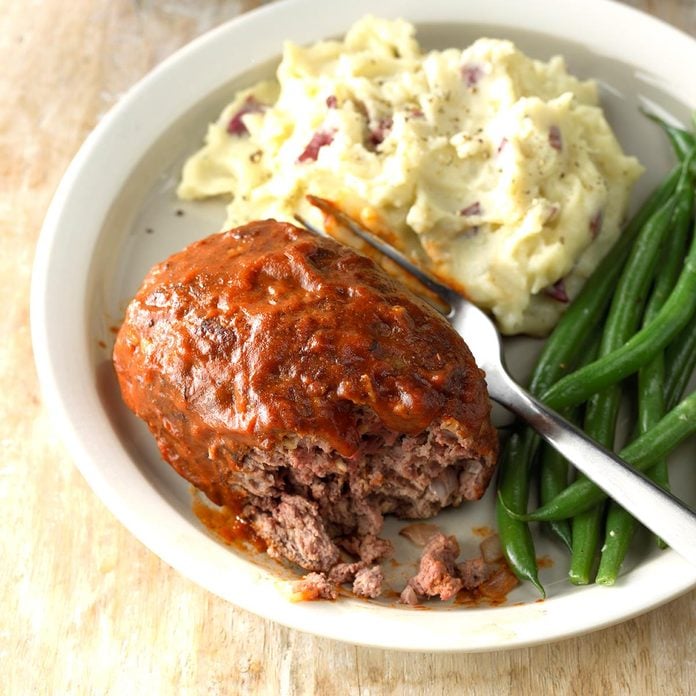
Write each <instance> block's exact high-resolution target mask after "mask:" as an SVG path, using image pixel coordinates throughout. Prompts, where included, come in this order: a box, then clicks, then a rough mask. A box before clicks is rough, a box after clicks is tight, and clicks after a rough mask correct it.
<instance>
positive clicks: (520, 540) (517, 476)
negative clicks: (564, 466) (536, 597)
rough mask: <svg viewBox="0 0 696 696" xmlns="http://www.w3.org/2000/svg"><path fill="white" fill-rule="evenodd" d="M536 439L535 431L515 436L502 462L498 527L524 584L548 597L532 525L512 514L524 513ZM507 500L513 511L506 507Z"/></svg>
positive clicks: (516, 571)
mask: <svg viewBox="0 0 696 696" xmlns="http://www.w3.org/2000/svg"><path fill="white" fill-rule="evenodd" d="M535 437H536V436H535V435H534V434H533V431H531V430H529V429H525V430H524V431H523V432H522V433H521V434H520V433H514V434H513V435H511V437H510V440H509V441H508V443H507V446H506V447H505V449H504V451H503V454H502V456H501V458H500V474H499V483H498V498H497V499H496V518H497V519H496V523H497V527H498V537H499V538H500V542H501V546H502V548H503V553H504V555H505V558H506V560H507V562H508V565H509V566H510V568H511V569H512V571H513V572H514V573H515V575H516V576H517V577H518V578H519V579H520V580H522V581H524V580H529V582H531V583H532V584H533V585H534V587H536V588H537V589H538V590H539V592H540V593H541V596H542V597H545V596H546V591H545V590H544V587H543V585H542V584H541V583H540V582H539V571H538V568H537V561H536V555H535V550H534V541H533V539H532V533H531V532H530V530H529V525H527V524H526V523H525V522H521V521H520V520H518V519H515V518H514V517H513V516H512V515H511V514H510V510H514V511H515V512H524V511H525V510H526V509H527V499H528V497H529V471H528V467H529V466H530V464H531V461H532V455H531V453H530V452H529V449H530V447H532V446H533V439H534V438H535ZM503 497H504V500H505V502H506V504H507V505H508V506H510V509H508V508H506V506H505V505H504V504H503V503H502V499H503Z"/></svg>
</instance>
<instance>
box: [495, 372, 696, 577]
mask: <svg viewBox="0 0 696 696" xmlns="http://www.w3.org/2000/svg"><path fill="white" fill-rule="evenodd" d="M489 389H490V392H491V397H492V398H493V399H494V400H495V401H497V402H498V403H500V404H501V405H502V406H504V407H505V408H507V409H509V410H510V411H512V412H513V413H514V414H515V415H517V416H519V417H520V418H522V419H523V420H525V421H526V422H527V423H529V425H531V427H532V428H534V430H536V431H537V432H538V433H539V435H541V437H543V438H544V439H545V440H546V441H547V442H549V443H550V444H551V445H552V446H553V447H554V448H555V449H557V450H558V451H559V452H560V453H561V454H562V455H563V456H564V457H565V458H566V459H567V460H568V461H570V462H571V463H572V464H573V465H574V466H575V467H576V468H577V469H578V470H579V471H581V472H582V473H583V474H585V475H586V476H587V477H588V478H590V479H592V481H593V482H594V483H596V484H597V485H598V486H599V487H600V488H601V489H602V490H604V492H605V493H607V495H609V496H611V497H612V498H613V499H614V500H615V501H616V502H617V503H619V504H620V505H622V506H623V507H624V508H626V510H628V511H629V512H630V513H631V514H632V515H633V516H634V517H635V518H636V519H637V520H639V521H640V522H642V523H643V524H644V525H645V526H646V527H648V529H650V530H651V531H652V532H654V533H655V534H657V535H658V536H660V537H661V538H662V539H664V540H665V541H666V542H667V544H669V546H671V547H672V548H673V549H674V550H675V551H676V552H677V553H679V554H680V555H681V556H682V557H683V558H685V559H686V560H687V561H689V562H691V563H692V564H693V565H694V566H696V513H694V512H693V511H692V510H691V509H690V508H689V507H687V506H686V505H685V504H684V503H682V502H681V501H680V500H679V499H678V498H676V497H675V496H673V495H672V494H671V493H669V492H667V491H665V490H664V489H662V488H660V487H659V486H657V485H656V484H655V483H653V482H652V481H651V480H650V479H649V478H648V477H647V476H645V475H644V474H643V473H641V472H640V471H638V470H636V469H634V468H633V467H631V466H630V465H629V464H627V463H626V462H625V461H623V459H620V458H619V457H617V456H616V455H615V454H614V453H613V452H610V451H609V450H607V449H606V448H604V447H602V446H601V445H600V444H599V443H597V442H595V441H594V440H592V439H591V438H589V437H588V436H587V435H586V434H585V433H583V432H582V431H581V430H579V429H578V428H576V427H575V426H574V425H573V424H572V423H569V422H568V421H566V420H565V419H564V418H562V417H561V416H560V415H559V414H558V413H556V412H555V411H552V410H551V409H549V408H547V407H546V406H544V404H542V403H541V402H540V401H538V400H537V399H535V398H534V397H533V396H531V394H529V393H528V392H526V391H525V390H524V389H522V387H520V386H519V385H518V384H516V383H515V382H513V381H512V379H511V378H510V377H508V375H505V377H504V378H502V376H500V377H499V378H498V379H494V380H493V383H492V384H489Z"/></svg>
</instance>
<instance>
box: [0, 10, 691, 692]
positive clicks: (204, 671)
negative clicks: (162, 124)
mask: <svg viewBox="0 0 696 696" xmlns="http://www.w3.org/2000/svg"><path fill="white" fill-rule="evenodd" d="M257 4H259V3H258V2H233V1H227V2H226V1H224V0H206V2H201V1H200V0H168V1H166V2H165V1H162V2H155V1H153V0H149V1H148V0H139V1H137V0H136V1H134V2H126V0H111V1H108V0H72V2H69V3H68V2H61V0H33V1H29V0H2V1H1V2H0V9H1V10H2V12H0V65H2V66H3V68H2V71H0V103H2V104H3V107H4V108H3V109H2V111H0V176H1V177H2V186H1V187H0V235H1V249H2V252H1V254H0V301H1V302H2V308H3V309H2V312H1V313H0V334H1V335H2V337H3V338H2V341H0V384H2V390H1V391H0V455H1V456H0V503H1V505H2V511H3V515H2V534H1V535H0V557H1V558H2V563H0V588H1V590H2V595H1V596H2V598H3V605H2V609H3V611H2V618H1V619H0V667H2V673H3V677H2V679H0V684H2V686H0V692H1V693H3V694H10V695H15V694H17V695H24V694H339V693H341V694H343V693H350V694H370V696H377V695H381V694H385V695H386V694H460V695H464V694H501V695H504V694H513V693H514V694H520V693H522V694H527V693H530V694H531V693H535V694H536V693H539V694H547V693H555V694H595V693H619V694H655V693H660V692H668V693H670V694H688V693H690V692H691V693H693V686H692V685H693V684H694V683H695V682H696V657H695V656H694V652H693V650H692V646H693V639H692V633H693V630H694V627H695V626H696V592H691V593H690V594H688V595H687V596H684V597H682V598H680V599H678V600H676V601H674V602H672V603H670V604H668V605H667V606H664V607H662V608H660V609H657V610H655V611H653V612H650V613H649V614H647V615H645V616H642V617H639V618H637V619H634V620H631V621H627V622H625V623H623V624H621V625H619V626H616V627H614V628H610V629H606V630H604V631H601V632H598V633H595V634H593V635H589V636H584V637H580V638H575V639H570V640H566V641H563V642H560V643H555V644H552V645H545V646H541V647H537V648H531V649H520V650H515V651H510V652H504V653H488V654H481V655H430V654H401V653H396V652H391V651H385V650H374V649H366V648H356V647H353V646H349V645H343V644H339V643H335V642H332V641H328V640H324V639H320V638H314V637H312V636H308V635H304V634H301V633H298V632H296V631H292V630H289V629H286V628H283V627H280V626H277V625H275V624H272V623H270V622H267V621H264V620H262V619H259V618H256V617H255V616H252V615H251V614H248V613H246V612H244V611H241V610H238V609H235V608H234V607H232V606H231V605H229V604H227V603H225V602H223V601H221V600H219V599H218V598H216V597H214V596H212V595H210V594H209V593H207V592H206V591H204V590H202V589H200V588H198V587H197V586H195V585H193V584H192V583H190V582H189V581H187V580H185V579H184V578H182V577H181V576H179V575H178V574H176V573H175V572H174V571H173V570H171V569H170V568H169V567H168V566H166V565H165V564H164V563H162V562H161V561H160V560H159V559H158V558H157V557H155V556H154V555H153V554H152V553H151V552H150V551H148V550H147V549H145V548H144V547H143V546H142V545H141V544H140V543H139V542H138V541H137V540H136V539H134V538H133V537H132V536H131V535H130V534H129V533H128V532H126V531H125V529H124V528H123V527H122V526H121V525H120V524H119V523H118V522H117V521H116V520H115V519H114V518H113V517H112V516H111V514H110V513H109V512H108V511H107V510H106V509H105V508H104V506H103V505H102V504H101V503H100V501H99V500H98V499H97V498H96V496H95V495H94V494H93V493H92V492H91V490H90V489H89V488H88V487H87V485H86V484H85V482H84V481H83V480H82V478H81V476H80V475H79V474H78V472H77V470H76V469H75V467H74V466H73V464H72V462H71V460H70V457H69V456H68V454H67V453H66V451H65V450H64V449H63V446H62V445H61V443H60V433H56V432H55V431H54V430H53V427H52V425H51V423H50V421H49V414H47V413H46V411H45V409H44V408H43V406H42V404H41V401H40V398H39V389H38V384H37V380H36V376H35V372H34V367H33V362H32V353H31V342H30V336H29V324H28V322H29V311H28V296H29V282H30V273H31V262H32V256H33V250H34V245H35V242H36V238H37V235H38V231H39V228H40V225H41V221H42V218H43V216H44V214H45V211H46V208H47V206H48V203H49V200H50V197H51V195H52V193H53V191H54V190H55V188H56V186H57V184H58V181H59V180H60V177H61V175H62V173H63V172H64V170H65V168H66V166H67V164H68V162H69V161H70V159H71V157H72V156H73V154H74V153H75V152H76V150H77V148H78V147H79V145H80V143H81V142H82V140H83V139H84V137H85V136H86V134H87V133H88V132H89V131H90V130H91V129H92V128H93V127H94V125H95V124H96V123H97V121H98V120H99V117H100V116H101V115H102V114H104V113H105V112H106V111H107V110H108V108H109V107H110V106H112V104H113V103H114V102H115V101H116V100H117V99H118V98H119V96H120V95H121V94H123V92H124V91H125V90H126V89H127V88H128V87H129V86H130V85H132V84H133V83H135V82H136V81H137V80H138V79H139V78H140V77H141V76H142V75H143V74H145V73H146V72H147V71H148V70H150V69H151V68H152V67H153V66H154V65H156V64H157V63H158V62H159V61H161V60H162V59H163V58H165V57H166V56H167V55H169V54H170V53H171V52H173V51H174V50H176V49H177V48H178V47H179V46H181V45H183V44H185V43H186V42H188V41H190V40H191V39H192V38H194V37H195V36H197V35H199V34H201V33H202V32H204V31H206V30H207V29H208V28H210V27H213V26H215V25H217V24H219V23H220V22H222V21H224V20H225V19H227V18H229V17H232V16H235V15H237V14H239V13H240V12H242V11H245V10H247V9H250V8H251V7H253V6H255V5H257ZM629 4H631V5H633V6H635V7H640V8H644V9H646V10H647V11H649V12H652V13H653V14H656V15H658V16H661V17H662V18H664V19H665V20H666V21H669V22H672V23H673V24H675V25H677V26H679V27H681V28H683V29H684V30H685V31H688V32H691V33H692V34H695V33H696V4H694V2H692V1H691V0H669V1H668V0H660V1H659V2H658V0H645V1H638V0H632V1H631V2H629Z"/></svg>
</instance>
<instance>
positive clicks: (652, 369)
mask: <svg viewBox="0 0 696 696" xmlns="http://www.w3.org/2000/svg"><path fill="white" fill-rule="evenodd" d="M692 159H693V154H692V155H690V156H689V157H688V158H687V161H685V163H684V168H683V171H682V176H681V178H680V180H679V183H678V184H677V190H676V192H675V198H676V199H677V205H676V207H675V209H674V214H673V216H672V219H671V221H670V238H669V241H668V245H667V246H666V248H665V250H664V253H663V255H662V259H661V263H660V273H659V274H658V276H657V279H656V281H655V286H654V288H653V291H652V294H651V296H650V299H649V301H648V304H647V306H646V308H645V314H644V317H643V325H644V326H646V325H648V324H649V323H650V322H651V321H652V320H653V318H654V317H655V315H656V314H657V313H658V311H659V310H660V308H661V307H662V305H663V304H664V303H665V301H666V299H667V298H668V297H669V295H670V293H671V291H672V289H673V287H674V284H675V282H676V280H677V278H678V277H679V270H680V268H681V265H682V260H683V258H684V251H685V249H686V246H687V241H688V239H687V236H688V232H689V224H690V222H691V218H692V216H693V203H694V201H693V198H694V196H693V188H692V186H691V180H690V177H689V174H688V168H689V167H690V165H691V160H692ZM663 391H664V356H663V352H662V351H660V352H659V353H657V354H656V355H655V357H654V358H653V359H652V360H651V361H650V362H649V363H648V364H647V365H644V366H643V367H642V368H641V369H640V370H639V372H638V423H637V432H638V434H639V435H641V434H643V433H645V432H647V431H648V430H650V428H651V427H653V426H654V425H655V424H656V423H657V422H659V420H660V418H662V416H663V415H664V413H665V407H664V399H663ZM647 473H648V476H649V477H650V478H651V479H652V480H653V481H655V483H657V484H658V485H660V486H661V487H662V488H665V489H668V488H669V470H668V468H667V459H666V457H662V458H661V459H660V460H659V461H658V462H657V463H656V464H655V465H654V466H653V467H652V468H651V469H650V470H649V471H648V472H647ZM635 528H636V524H635V520H634V519H633V517H632V515H631V514H630V513H629V512H627V511H626V510H624V509H623V508H622V507H621V506H620V505H618V504H617V503H615V502H612V503H610V505H609V511H608V513H607V524H606V533H605V540H604V546H603V548H602V555H601V559H600V564H599V570H598V571H597V582H598V583H600V584H603V585H612V584H614V582H615V581H616V578H617V577H618V574H619V570H620V569H621V564H622V563H623V560H624V558H625V555H626V552H627V551H628V547H629V546H630V542H631V538H632V537H633V533H634V531H635ZM657 542H658V545H659V546H664V543H663V542H662V540H661V539H658V540H657Z"/></svg>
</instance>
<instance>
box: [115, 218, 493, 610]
mask: <svg viewBox="0 0 696 696" xmlns="http://www.w3.org/2000/svg"><path fill="white" fill-rule="evenodd" d="M113 360H114V366H115V369H116V374H117V376H118V380H119V384H120V387H121V392H122V394H123V398H124V400H125V402H126V404H127V405H128V406H129V408H130V409H132V410H133V411H134V412H135V413H136V414H137V415H138V416H139V417H140V418H142V419H143V420H144V421H145V422H146V423H147V426H148V427H149V429H150V430H151V432H152V434H153V435H154V437H155V439H156V441H157V444H158V446H159V449H160V452H161V454H162V457H163V458H164V459H165V460H166V461H167V462H169V464H171V466H172V467H174V469H175V470H176V471H177V472H178V473H179V474H180V475H181V476H183V477H184V478H185V479H187V480H188V481H190V482H191V483H192V484H193V485H194V486H195V487H196V488H198V489H200V490H201V491H203V492H204V493H205V494H206V495H207V497H208V498H209V499H210V500H211V501H212V502H213V503H216V504H218V505H225V504H227V505H230V506H234V507H235V508H236V509H241V515H242V517H243V518H244V519H245V520H247V521H248V523H249V525H251V526H252V527H253V529H254V530H255V532H256V533H257V534H258V535H259V536H260V537H261V538H262V539H263V540H264V541H265V543H266V544H267V550H268V553H269V554H270V555H271V556H273V557H276V558H285V559H288V560H290V561H292V562H294V563H296V564H298V565H300V566H301V567H302V568H305V569H307V570H310V571H315V572H319V573H323V574H324V577H326V578H329V579H331V577H333V578H338V579H339V580H340V581H351V580H352V579H355V577H356V575H358V574H360V573H361V571H365V570H366V569H367V568H369V567H370V566H371V565H372V564H374V563H375V561H377V560H379V558H381V557H384V556H385V555H388V554H389V552H390V549H391V545H390V544H389V542H387V541H385V540H382V539H380V538H379V534H380V532H381V529H382V524H383V516H384V515H385V514H394V515H397V516H398V517H401V518H408V519H412V518H414V519H416V518H428V517H432V516H433V515H435V514H436V513H437V512H438V511H439V510H441V509H442V508H443V507H447V506H451V505H459V504H460V503H461V502H462V501H464V500H476V499H478V498H480V497H481V496H482V495H483V493H484V491H485V489H486V487H487V485H488V482H489V481H490V479H491V476H492V473H493V470H494V466H495V461H496V456H497V437H496V432H495V429H494V428H493V426H492V425H491V422H490V402H489V400H488V395H487V391H486V385H485V381H484V375H483V373H482V372H481V370H479V369H478V367H476V365H475V363H474V360H473V358H472V356H471V353H470V352H469V350H468V348H467V347H466V345H465V343H464V341H463V340H462V339H461V337H460V336H459V335H458V334H457V333H456V332H455V331H454V330H453V329H452V328H451V327H450V326H449V324H448V323H447V321H446V320H445V319H444V318H443V317H442V316H441V315H440V314H438V313H437V312H436V311H435V310H434V309H432V308H431V307H430V306H429V305H428V304H426V303H425V302H423V301H422V300H420V299H418V298H417V297H415V296H414V295H412V294H411V293H410V292H409V291H408V290H406V289H404V288H403V287H402V286H401V285H400V284H399V283H398V282H396V281H395V280H393V279H392V278H390V277H389V276H387V275H386V274H385V273H384V272H383V271H382V270H381V269H380V268H378V267H377V266H376V265H375V264H374V263H373V262H372V261H371V260H370V259H368V258H366V257H364V256H361V255H359V254H357V253H355V252H354V251H352V250H351V249H349V248H348V247H344V246H342V245H339V244H338V243H336V242H334V241H333V240H330V239H324V238H319V237H317V236H314V235H312V234H310V233H309V232H307V231H306V230H302V229H299V228H297V227H295V226H293V225H290V224H286V223H280V222H276V221H273V220H266V221H260V222H254V223H250V224H248V225H245V226H243V227H239V228H236V229H233V230H230V231H227V232H224V233H221V234H216V235H212V236H210V237H207V238H206V239H203V240H201V241H198V242H195V243H194V244H191V245H190V246H189V247H187V248H186V249H184V250H183V251H181V252H179V253H177V254H174V255H173V256H171V257H170V258H169V259H167V260H166V261H164V262H163V263H160V264H158V265H156V266H155V267H154V268H153V269H152V270H151V271H150V272H149V274H148V275H147V277H146V278H145V281H144V282H143V285H142V287H141V288H140V290H139V291H138V293H137V295H136V296H135V298H134V299H133V300H132V301H131V303H130V304H129V306H128V309H127V311H126V317H125V321H124V323H123V325H122V326H121V329H120V331H119V333H118V336H117V339H116V344H115V347H114V353H113ZM240 505H241V508H240ZM346 554H348V556H346ZM356 559H357V560H356ZM347 561H350V562H347ZM372 574H373V575H374V576H375V577H377V575H378V574H377V573H372ZM366 576H367V574H366V573H365V572H363V573H362V577H363V578H364V577H366ZM378 589H379V588H375V587H374V584H373V586H371V587H370V588H369V594H370V596H375V594H376V593H378Z"/></svg>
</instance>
